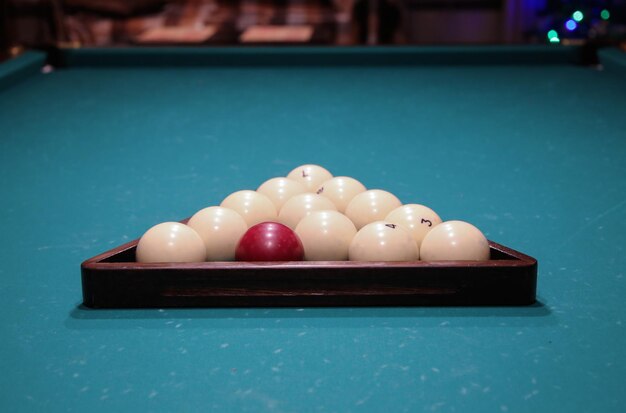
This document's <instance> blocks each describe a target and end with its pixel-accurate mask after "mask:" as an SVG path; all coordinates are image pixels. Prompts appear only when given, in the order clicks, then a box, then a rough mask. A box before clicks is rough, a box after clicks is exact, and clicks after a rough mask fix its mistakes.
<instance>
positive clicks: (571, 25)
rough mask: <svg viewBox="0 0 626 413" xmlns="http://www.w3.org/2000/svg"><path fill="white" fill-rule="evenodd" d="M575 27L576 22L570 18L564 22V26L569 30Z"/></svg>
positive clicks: (576, 25)
mask: <svg viewBox="0 0 626 413" xmlns="http://www.w3.org/2000/svg"><path fill="white" fill-rule="evenodd" d="M576 27H578V24H576V22H575V21H574V20H572V19H569V20H568V21H566V22H565V28H566V29H567V30H569V31H570V32H571V31H573V30H576Z"/></svg>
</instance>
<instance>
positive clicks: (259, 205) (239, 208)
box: [220, 190, 278, 227]
mask: <svg viewBox="0 0 626 413" xmlns="http://www.w3.org/2000/svg"><path fill="white" fill-rule="evenodd" d="M220 206H221V207H224V208H229V209H232V210H234V211H235V212H237V213H238V214H239V215H241V217H242V218H243V219H244V221H246V224H247V225H248V227H251V226H253V225H256V224H259V223H261V222H265V221H275V220H276V217H277V216H278V214H277V211H276V206H275V205H274V203H273V202H272V201H271V200H270V199H269V198H268V197H267V196H265V195H263V194H261V193H258V192H256V191H249V190H243V191H237V192H233V193H232V194H230V195H228V196H227V197H226V198H224V200H223V201H222V203H221V204H220Z"/></svg>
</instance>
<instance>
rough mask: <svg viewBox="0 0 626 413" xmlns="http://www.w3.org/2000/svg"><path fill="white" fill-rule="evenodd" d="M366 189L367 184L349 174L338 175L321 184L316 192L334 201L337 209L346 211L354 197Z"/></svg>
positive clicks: (342, 211)
mask: <svg viewBox="0 0 626 413" xmlns="http://www.w3.org/2000/svg"><path fill="white" fill-rule="evenodd" d="M365 191H366V188H365V186H364V185H363V184H362V183H360V182H359V181H357V180H356V179H354V178H350V177H349V176H336V177H334V178H332V179H329V180H328V181H326V182H324V183H323V184H322V185H320V187H319V188H317V190H316V191H315V193H317V194H319V195H322V196H325V197H326V198H328V199H330V200H331V201H333V203H334V204H335V206H336V207H337V210H338V211H339V212H341V213H344V212H345V211H346V207H347V206H348V204H349V203H350V201H352V198H354V197H355V196H356V195H358V194H360V193H361V192H365Z"/></svg>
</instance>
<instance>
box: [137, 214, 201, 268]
mask: <svg viewBox="0 0 626 413" xmlns="http://www.w3.org/2000/svg"><path fill="white" fill-rule="evenodd" d="M136 256H137V262H203V261H204V260H205V258H206V247H205V246H204V242H203V241H202V238H201V237H200V235H198V233H197V232H196V231H195V230H194V229H192V228H190V227H188V226H187V225H185V224H181V223H179V222H163V223H162V224H158V225H155V226H153V227H152V228H150V229H149V230H148V231H146V233H145V234H143V236H142V237H141V238H140V239H139V243H138V244H137V251H136Z"/></svg>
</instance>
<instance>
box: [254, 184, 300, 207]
mask: <svg viewBox="0 0 626 413" xmlns="http://www.w3.org/2000/svg"><path fill="white" fill-rule="evenodd" d="M256 191H257V192H258V193H261V194H263V195H265V196H267V197H268V198H269V199H270V200H271V201H272V202H273V203H274V205H275V206H276V210H277V211H280V208H282V206H283V205H284V204H285V202H287V200H288V199H289V198H291V197H293V196H295V195H299V194H303V193H305V192H306V191H307V189H306V186H305V185H304V184H303V183H302V182H298V181H296V180H294V179H290V178H283V177H280V178H272V179H268V180H267V181H265V182H263V183H262V184H261V186H259V188H258V189H257V190H256Z"/></svg>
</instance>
